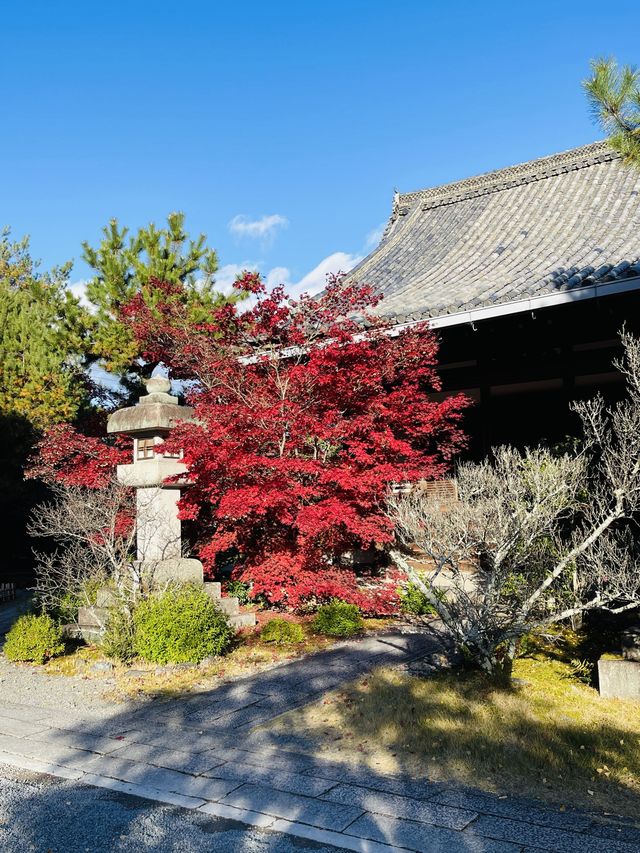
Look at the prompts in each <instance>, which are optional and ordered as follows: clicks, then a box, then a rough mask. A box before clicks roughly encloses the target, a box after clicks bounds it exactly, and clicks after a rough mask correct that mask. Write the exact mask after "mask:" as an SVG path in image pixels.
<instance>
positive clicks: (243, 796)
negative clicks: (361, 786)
mask: <svg viewBox="0 0 640 853" xmlns="http://www.w3.org/2000/svg"><path fill="white" fill-rule="evenodd" d="M222 802H223V803H226V804H228V805H230V806H236V807H238V808H242V809H251V810H252V811H255V812H263V813H264V814H271V815H274V816H275V817H282V818H287V819H288V820H296V821H299V822H301V823H308V824H311V826H317V827H319V828H320V829H337V830H343V829H345V828H346V827H347V826H349V824H350V823H353V821H354V820H356V818H358V817H360V815H361V814H362V813H363V809H361V808H358V807H353V806H344V805H341V804H338V803H329V802H323V801H322V800H318V799H315V798H313V797H302V796H298V795H296V794H288V793H286V792H284V791H276V790H274V789H273V788H270V787H269V786H268V785H254V784H246V785H242V786H241V787H240V788H237V789H236V790H235V791H232V792H231V793H230V794H229V795H228V796H226V797H225V798H224V799H223V800H222Z"/></svg>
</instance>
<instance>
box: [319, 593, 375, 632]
mask: <svg viewBox="0 0 640 853" xmlns="http://www.w3.org/2000/svg"><path fill="white" fill-rule="evenodd" d="M312 624H313V630H314V631H316V632H317V633H318V634H326V635H327V636H328V637H353V635H354V634H358V633H359V632H360V631H362V628H363V627H364V623H363V621H362V617H361V616H360V611H359V610H358V608H357V607H356V605H355V604H347V602H346V601H340V600H339V599H337V598H334V599H333V601H330V602H329V604H324V605H323V606H322V607H320V608H319V609H318V612H317V613H316V615H315V617H314V619H313V623H312Z"/></svg>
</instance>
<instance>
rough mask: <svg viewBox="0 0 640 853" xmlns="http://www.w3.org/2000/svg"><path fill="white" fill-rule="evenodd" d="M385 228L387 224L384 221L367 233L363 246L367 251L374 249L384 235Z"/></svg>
mask: <svg viewBox="0 0 640 853" xmlns="http://www.w3.org/2000/svg"><path fill="white" fill-rule="evenodd" d="M386 227H387V223H386V221H385V222H383V223H382V224H381V225H378V227H377V228H373V229H372V230H371V231H369V233H368V234H367V239H366V240H365V244H364V247H365V249H366V250H367V251H369V252H370V251H371V250H372V249H375V248H376V246H377V245H378V243H379V242H380V240H382V235H383V234H384V229H385V228H386Z"/></svg>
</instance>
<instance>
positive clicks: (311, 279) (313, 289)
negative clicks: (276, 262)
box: [272, 252, 362, 297]
mask: <svg viewBox="0 0 640 853" xmlns="http://www.w3.org/2000/svg"><path fill="white" fill-rule="evenodd" d="M361 260H362V256H361V255H350V254H349V253H348V252H334V253H333V254H331V255H327V257H326V258H323V259H322V260H321V261H320V263H319V264H317V266H315V267H314V268H313V269H312V270H311V271H310V272H308V273H307V274H306V275H304V276H303V277H302V278H301V279H300V280H299V281H291V279H290V277H289V276H287V278H286V279H281V283H282V284H284V285H285V290H286V291H287V293H288V294H289V296H295V297H298V296H300V295H301V294H303V293H308V294H309V296H313V295H314V294H315V293H319V292H320V291H321V290H323V289H324V287H325V286H326V284H327V275H328V274H329V273H338V272H349V270H352V269H353V268H354V267H355V266H356V264H359V263H360V261H361ZM282 269H284V268H282ZM285 271H286V272H287V273H288V270H285ZM272 272H275V270H273V271H272ZM274 283H275V282H274Z"/></svg>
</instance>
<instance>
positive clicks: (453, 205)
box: [349, 142, 640, 455]
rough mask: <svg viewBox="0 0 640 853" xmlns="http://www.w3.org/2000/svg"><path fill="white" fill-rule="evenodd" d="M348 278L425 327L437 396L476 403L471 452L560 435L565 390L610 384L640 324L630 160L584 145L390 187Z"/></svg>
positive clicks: (568, 425)
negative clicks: (403, 188) (436, 347)
mask: <svg viewBox="0 0 640 853" xmlns="http://www.w3.org/2000/svg"><path fill="white" fill-rule="evenodd" d="M349 278H351V279H354V280H357V281H360V282H366V283H369V284H371V285H373V286H375V287H376V288H377V289H379V290H380V292H381V293H382V294H383V297H384V298H383V300H382V303H381V305H380V310H381V311H382V312H383V313H384V314H386V315H387V316H389V317H390V318H391V320H392V322H393V323H394V324H396V325H397V326H398V328H402V327H405V326H407V325H410V324H413V323H417V322H420V321H424V320H428V321H429V323H430V325H431V327H432V328H433V329H434V330H436V331H437V333H438V335H439V337H440V339H441V354H440V356H441V368H440V371H441V377H442V381H443V389H444V390H443V393H450V392H453V391H464V392H465V393H466V394H467V395H468V396H469V397H471V398H472V399H473V400H474V402H475V406H474V408H473V411H472V412H471V413H470V414H469V416H468V420H467V429H468V432H469V434H470V436H471V439H472V448H471V452H472V453H473V454H478V455H479V454H481V453H484V452H486V450H487V449H488V448H489V447H491V446H492V445H496V444H502V443H511V444H517V445H525V444H537V443H539V442H540V441H541V440H547V441H550V442H558V441H561V440H563V439H564V438H565V437H566V436H568V435H572V434H575V432H576V428H577V419H576V418H575V416H574V415H573V414H572V413H571V412H570V409H569V402H570V401H571V400H572V399H576V398H579V397H589V396H593V395H594V394H595V393H596V392H598V391H600V392H601V393H603V394H604V395H605V397H607V398H608V399H612V400H613V399H615V398H616V397H617V396H619V395H620V394H621V393H622V390H623V382H622V377H621V375H620V374H619V373H618V372H617V371H616V370H615V368H614V366H613V361H614V360H615V358H617V357H618V356H619V354H620V352H621V349H620V344H619V332H620V330H621V328H622V327H623V325H626V328H627V329H628V330H629V331H631V332H635V333H640V316H639V315H640V170H637V169H634V168H633V167H630V166H627V165H625V164H624V163H623V162H622V160H621V159H620V157H619V156H618V155H617V154H616V153H615V152H614V151H613V150H611V149H610V148H609V147H608V145H607V144H606V143H605V142H596V143H594V144H591V145H586V146H584V147H581V148H576V149H574V150H572V151H567V152H564V153H562V154H556V155H553V156H551V157H543V158H542V159H539V160H533V161H531V162H529V163H523V164H521V165H519V166H512V167H509V168H506V169H499V170H498V171H495V172H490V173H488V174H485V175H479V176H478V177H474V178H468V179H466V180H461V181H457V182H455V183H451V184H445V185H444V186H440V187H433V188H431V189H425V190H419V191H416V192H409V193H396V195H395V197H394V202H393V210H392V213H391V218H390V220H389V223H388V225H387V228H386V230H385V232H384V235H383V237H382V240H381V242H380V245H379V246H378V247H377V248H376V249H375V250H374V251H373V252H372V253H371V254H370V255H369V256H368V257H366V258H365V259H364V260H363V261H362V262H361V263H360V264H359V265H358V266H357V267H356V268H355V269H354V270H353V271H352V272H351V273H350V274H349Z"/></svg>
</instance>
